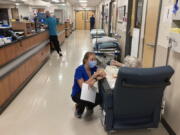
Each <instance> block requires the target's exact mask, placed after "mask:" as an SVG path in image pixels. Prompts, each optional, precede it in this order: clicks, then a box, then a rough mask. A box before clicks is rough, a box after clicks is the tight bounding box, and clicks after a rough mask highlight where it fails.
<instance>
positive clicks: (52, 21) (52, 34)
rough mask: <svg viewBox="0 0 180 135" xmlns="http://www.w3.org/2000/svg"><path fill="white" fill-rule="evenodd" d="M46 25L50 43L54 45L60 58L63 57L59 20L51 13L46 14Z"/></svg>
mask: <svg viewBox="0 0 180 135" xmlns="http://www.w3.org/2000/svg"><path fill="white" fill-rule="evenodd" d="M46 25H47V26H48V31H49V39H50V43H53V45H54V48H55V49H56V51H57V53H58V54H59V56H62V53H61V48H60V44H59V41H58V36H57V20H56V18H54V17H52V16H51V15H50V13H49V11H47V12H46Z"/></svg>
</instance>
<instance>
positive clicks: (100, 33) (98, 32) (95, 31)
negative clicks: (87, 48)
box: [91, 29, 106, 38]
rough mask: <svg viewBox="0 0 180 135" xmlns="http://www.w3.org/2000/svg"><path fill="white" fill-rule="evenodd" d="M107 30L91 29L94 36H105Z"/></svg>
mask: <svg viewBox="0 0 180 135" xmlns="http://www.w3.org/2000/svg"><path fill="white" fill-rule="evenodd" d="M105 35H106V34H105V31H104V30H103V29H93V30H91V36H92V38H95V37H103V36H105Z"/></svg>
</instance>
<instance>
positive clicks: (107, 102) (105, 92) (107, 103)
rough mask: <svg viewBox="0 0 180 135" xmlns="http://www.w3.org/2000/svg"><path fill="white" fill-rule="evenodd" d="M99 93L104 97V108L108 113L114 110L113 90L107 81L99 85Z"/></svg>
mask: <svg viewBox="0 0 180 135" xmlns="http://www.w3.org/2000/svg"><path fill="white" fill-rule="evenodd" d="M98 86H99V92H100V94H101V96H102V108H103V109H104V110H105V111H107V110H109V109H112V108H113V90H112V89H111V88H110V86H109V84H108V82H107V80H106V79H103V80H100V81H99V83H98Z"/></svg>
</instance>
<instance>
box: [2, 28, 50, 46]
mask: <svg viewBox="0 0 180 135" xmlns="http://www.w3.org/2000/svg"><path fill="white" fill-rule="evenodd" d="M46 31H47V30H46ZM46 31H41V32H36V33H33V34H32V35H29V36H25V37H23V38H20V39H18V40H15V41H12V42H11V43H7V44H4V45H2V46H0V48H4V47H7V46H9V45H12V44H15V43H17V42H19V41H22V40H25V39H28V38H31V37H33V36H36V35H38V34H40V33H43V32H46Z"/></svg>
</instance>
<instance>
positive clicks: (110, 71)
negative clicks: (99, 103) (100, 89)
mask: <svg viewBox="0 0 180 135" xmlns="http://www.w3.org/2000/svg"><path fill="white" fill-rule="evenodd" d="M118 71H119V68H118V67H115V66H106V69H105V72H106V79H107V82H108V84H109V86H110V88H111V89H113V88H114V86H115V83H116V80H117V76H118Z"/></svg>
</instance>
